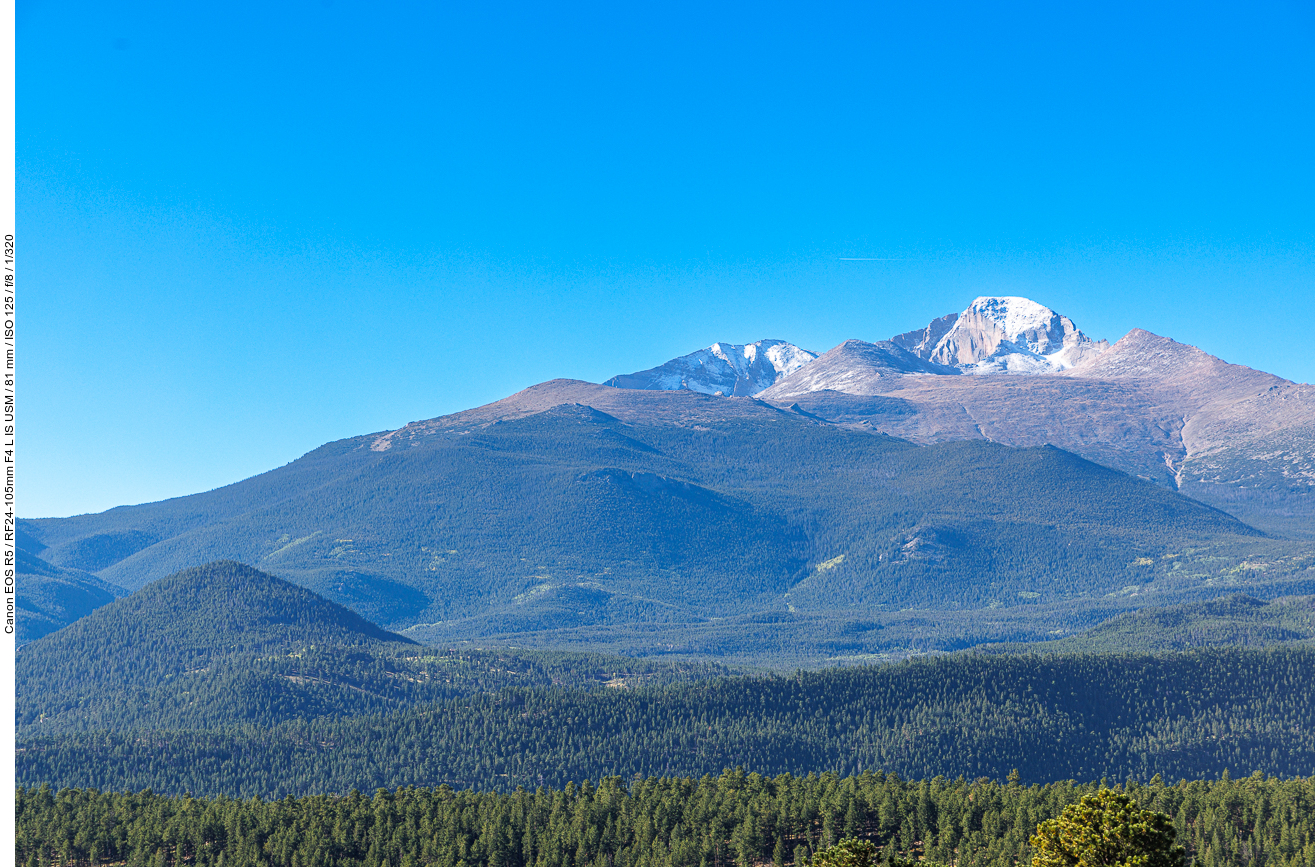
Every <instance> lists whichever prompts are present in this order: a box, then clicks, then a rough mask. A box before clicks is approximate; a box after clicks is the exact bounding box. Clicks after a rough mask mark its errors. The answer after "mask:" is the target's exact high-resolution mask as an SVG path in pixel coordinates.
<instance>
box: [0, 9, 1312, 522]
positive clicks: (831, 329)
mask: <svg viewBox="0 0 1315 867" xmlns="http://www.w3.org/2000/svg"><path fill="white" fill-rule="evenodd" d="M1310 10H1311V7H1310V6H1309V4H1306V3H1300V2H1295V0H1292V2H1274V3H1265V2H1257V3H1252V4H1210V3H1191V4H1188V3H1179V4H1147V3H1135V4H1133V3H1110V2H1101V3H1085V4H1084V3H1071V4H1007V3H990V4H986V3H982V4H971V5H970V4H931V3H929V4H907V3H905V4H879V3H864V4H816V3H810V4H803V3H800V4H795V5H774V4H765V3H754V4H730V3H725V4H707V3H698V4H680V3H672V2H666V3H660V4H658V3H652V4H644V3H633V4H615V3H612V4H602V3H599V4H567V3H555V4H535V5H530V4H497V3H481V4H460V5H458V4H431V3H425V4H419V3H389V2H377V3H358V2H353V0H332V2H327V0H325V2H286V3H277V2H276V3H260V4H257V3H245V2H229V3H223V4H195V3H158V4H151V3H140V4H128V3H97V4H92V3H58V2H50V0H38V2H24V0H19V4H18V30H17V36H18V51H19V54H18V92H17V99H18V102H17V132H18V139H17V146H18V174H17V183H18V187H17V192H18V208H19V233H20V234H19V244H20V246H19V253H20V260H19V261H20V269H21V270H20V280H21V284H20V285H21V290H20V291H21V292H22V294H21V296H20V298H21V315H22V318H21V329H22V330H21V332H20V344H19V346H20V360H21V381H20V387H21V393H20V396H21V409H22V416H21V421H22V430H21V434H22V436H21V440H20V445H21V447H22V451H21V465H20V470H21V478H20V484H21V490H20V494H21V503H20V510H21V512H22V514H23V515H25V516H27V517H37V516H47V515H67V514H73V513H78V512H86V511H98V510H101V509H104V508H108V507H111V506H114V505H118V504H123V503H135V502H143V501H149V500H155V499H161V498H165V497H170V496H177V495H182V494H187V493H192V492H195V491H198V490H205V489H209V488H213V487H217V486H220V485H223V484H226V483H229V482H232V481H236V480H238V479H240V478H244V477H246V476H249V475H252V474H255V473H258V472H261V471H263V470H266V469H270V468H272V467H275V466H278V465H280V464H283V463H286V462H287V461H289V460H292V459H294V458H296V457H298V456H299V455H301V454H303V453H304V452H306V451H308V450H310V449H311V448H314V447H315V446H317V445H319V444H321V443H323V442H326V441H329V440H332V439H337V438H341V437H345V436H351V435H355V434H360V433H365V432H369V431H376V430H383V429H388V428H393V427H397V426H400V425H402V424H404V423H406V422H408V421H411V420H414V419H420V418H429V417H432V416H436V415H440V414H443V413H446V412H452V411H456V410H459V409H464V408H467V407H470V406H475V405H478V404H481V403H486V402H488V401H490V400H495V399H497V398H500V397H503V396H505V395H507V394H509V393H511V392H513V391H516V390H518V389H520V388H523V387H525V386H528V385H531V384H533V383H535V382H539V381H542V380H545V379H550V378H553V377H575V378H580V379H588V380H594V381H599V380H602V379H604V378H606V377H608V376H611V375H613V374H616V373H623V372H629V371H632V370H636V369H641V368H645V367H649V366H652V365H654V364H657V363H660V362H662V361H664V360H666V359H668V358H670V357H673V356H675V355H680V354H684V353H686V352H689V351H692V350H694V349H697V348H699V347H701V346H706V345H707V344H709V343H711V342H713V341H716V340H726V341H733V342H745V341H750V340H755V339H758V338H762V337H779V338H784V339H787V340H791V341H793V342H796V343H799V344H800V345H803V346H805V347H807V348H809V349H813V350H815V351H823V350H826V349H828V348H830V347H831V346H834V345H835V344H837V343H839V342H841V341H842V340H845V339H847V338H851V337H857V338H863V339H868V340H876V339H880V338H885V337H889V336H890V335H892V334H894V333H896V332H900V331H904V330H908V329H911V328H915V327H919V326H921V325H923V324H925V323H926V322H927V321H928V320H929V319H931V318H932V317H933V316H939V315H942V314H944V313H948V312H951V311H955V310H959V309H962V308H963V307H964V306H966V305H967V303H968V302H969V301H970V300H971V299H972V298H973V297H975V296H977V295H983V294H1019V295H1027V296H1029V297H1032V298H1034V299H1035V300H1037V301H1040V302H1042V303H1045V304H1047V305H1049V306H1051V307H1053V308H1055V309H1057V310H1059V311H1060V312H1063V313H1066V314H1068V315H1069V316H1071V317H1072V318H1073V319H1074V320H1075V321H1076V322H1077V324H1078V326H1079V327H1081V328H1082V329H1083V330H1084V331H1086V332H1087V333H1089V334H1091V335H1092V336H1094V337H1098V338H1100V337H1104V338H1109V339H1111V340H1113V339H1116V338H1118V337H1119V336H1121V335H1122V334H1124V333H1125V332H1126V331H1128V330H1129V329H1130V328H1133V327H1143V328H1147V329H1150V330H1152V331H1155V332H1157V333H1161V334H1165V335H1168V336H1170V337H1173V338H1175V339H1178V340H1182V341H1185V342H1189V343H1193V344H1195V345H1198V346H1200V347H1202V348H1203V349H1206V350H1207V351H1209V352H1212V353H1214V354H1216V355H1219V356H1221V357H1222V358H1224V359H1226V360H1228V361H1233V362H1238V363H1243V364H1248V365H1251V366H1253V367H1257V368H1261V369H1264V370H1268V371H1271V372H1274V373H1277V374H1280V375H1282V376H1286V377H1288V378H1290V379H1294V380H1298V381H1304V382H1310V381H1312V380H1315V339H1313V338H1312V337H1311V335H1312V329H1311V324H1310V323H1311V322H1312V320H1315V257H1313V255H1312V254H1313V253H1315V208H1313V207H1312V206H1311V203H1312V202H1313V201H1315V182H1313V181H1315V160H1312V157H1311V154H1312V153H1315V135H1313V133H1315V97H1313V96H1312V94H1315V17H1313V16H1312V12H1311V11H1310ZM842 257H879V258H888V259H892V260H894V261H882V262H846V261H841V258H842Z"/></svg>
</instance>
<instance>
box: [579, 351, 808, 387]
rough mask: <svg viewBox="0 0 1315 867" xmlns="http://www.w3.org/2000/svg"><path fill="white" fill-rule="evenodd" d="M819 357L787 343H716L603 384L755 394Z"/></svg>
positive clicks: (616, 377)
mask: <svg viewBox="0 0 1315 867" xmlns="http://www.w3.org/2000/svg"><path fill="white" fill-rule="evenodd" d="M816 357H817V355H816V354H815V353H812V352H809V351H808V350H807V349H800V348H799V347H798V346H795V345H794V344H792V343H787V342H786V341H784V340H758V341H755V342H753V343H746V344H744V345H740V344H737V343H714V344H712V345H711V346H709V347H708V348H707V349H700V350H699V351H697V352H691V353H690V354H689V355H682V356H681V357H680V358H673V359H672V360H671V361H668V362H667V363H666V364H663V365H660V366H658V367H654V368H650V369H649V370H641V371H639V372H637V373H628V374H622V375H620V376H614V377H612V378H611V379H609V380H607V381H606V382H605V383H603V384H604V385H610V386H613V387H615V388H638V389H650V390H661V391H676V390H680V389H688V390H689V391H697V392H701V393H703V394H717V393H719V392H720V393H721V394H733V395H754V394H757V393H758V392H760V391H762V390H764V389H766V388H769V387H770V386H771V385H772V384H774V383H775V382H776V381H777V380H778V379H781V378H782V377H784V376H788V375H789V374H791V373H794V372H795V371H796V370H798V369H799V368H801V367H803V366H804V365H805V364H808V363H809V362H810V361H812V360H813V359H814V358H816Z"/></svg>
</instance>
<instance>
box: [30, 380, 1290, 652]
mask: <svg viewBox="0 0 1315 867" xmlns="http://www.w3.org/2000/svg"><path fill="white" fill-rule="evenodd" d="M585 401H589V402H592V403H594V404H596V405H593V406H591V405H586V404H585ZM25 528H26V529H28V530H29V531H30V532H32V533H33V534H34V535H35V536H39V537H40V539H41V541H42V543H43V544H45V545H47V546H49V550H50V552H51V554H50V556H51V557H52V558H53V559H52V562H56V561H59V562H66V563H68V564H70V565H72V564H75V563H83V564H84V565H96V566H100V567H101V571H100V572H99V573H98V574H99V575H100V576H102V577H103V578H106V579H107V580H112V581H116V582H119V583H122V584H123V585H125V586H141V585H142V584H143V583H145V582H146V581H148V580H150V579H152V578H154V577H158V576H161V575H164V574H168V573H170V572H172V571H175V570H178V569H181V568H186V567H189V566H192V565H196V564H198V563H200V562H205V561H207V560H211V559H215V558H220V557H224V558H231V559H235V560H239V561H241V562H245V563H249V564H253V565H256V566H258V567H259V568H261V569H263V570H265V571H268V572H270V573H272V574H277V575H279V576H280V577H283V578H286V579H288V580H291V581H294V582H296V583H298V584H300V585H303V586H306V587H309V588H311V589H313V590H315V591H316V592H318V593H320V594H322V595H324V596H326V597H327V598H330V599H332V600H334V601H336V602H339V603H341V604H343V605H346V606H348V607H350V608H352V609H354V610H356V611H358V612H359V613H362V614H363V615H365V616H366V617H368V618H370V619H372V620H374V621H376V622H380V623H383V624H384V625H386V626H389V627H390V628H396V629H409V630H410V631H409V632H408V635H411V636H412V637H416V638H420V639H422V640H423V639H426V638H435V639H441V640H444V641H452V640H461V639H464V638H470V637H484V638H489V637H496V636H506V635H512V634H515V635H517V636H520V637H521V639H520V640H522V641H523V642H524V643H525V644H527V645H529V646H533V645H536V644H537V645H538V646H560V645H555V644H554V642H555V638H554V637H553V636H554V635H557V634H560V633H561V632H562V631H563V630H579V629H591V630H594V636H595V638H594V639H593V643H592V644H590V645H589V646H590V647H609V646H623V645H624V646H627V647H629V646H632V645H633V641H631V639H633V638H634V637H635V636H636V635H639V634H641V633H643V632H644V631H645V630H659V631H663V632H665V633H668V634H669V633H670V632H671V631H672V630H675V631H676V632H677V633H679V632H681V631H682V630H686V629H697V628H699V627H701V626H703V625H706V624H709V623H712V622H714V619H715V618H725V617H746V616H754V615H757V614H760V613H764V612H766V613H770V614H772V615H773V616H779V617H781V618H784V619H783V621H782V625H781V627H780V629H782V630H785V631H790V630H792V629H793V628H794V627H792V626H791V618H792V617H794V616H795V615H800V616H804V617H807V616H817V615H824V616H826V617H827V618H830V619H832V620H836V619H839V620H842V621H845V620H856V621H861V622H865V623H871V622H873V618H878V619H879V618H881V617H882V616H885V615H887V614H891V613H895V612H898V611H899V610H900V609H906V608H910V607H917V608H922V609H926V610H951V611H954V610H965V609H982V608H993V609H994V608H1001V607H1005V608H1016V607H1019V606H1036V605H1044V604H1058V603H1068V602H1071V601H1074V600H1077V601H1078V602H1079V603H1080V604H1072V605H1066V606H1065V610H1067V611H1069V612H1070V613H1072V614H1073V616H1074V617H1077V618H1078V619H1079V620H1081V619H1082V618H1083V617H1086V616H1087V615H1086V614H1085V613H1084V612H1085V609H1084V607H1083V606H1084V605H1086V604H1087V602H1083V601H1082V600H1087V601H1090V600H1098V599H1103V598H1105V597H1106V596H1107V595H1108V594H1125V595H1126V594H1130V593H1136V594H1138V595H1139V596H1140V597H1141V599H1140V601H1141V603H1142V604H1145V603H1147V602H1156V601H1159V602H1165V601H1178V600H1182V599H1190V598H1200V596H1201V595H1206V596H1209V595H1218V594H1220V593H1221V592H1226V591H1227V589H1228V588H1234V589H1244V588H1253V592H1263V593H1268V594H1278V593H1281V592H1286V593H1297V592H1311V590H1315V585H1313V584H1312V579H1313V578H1315V571H1312V564H1313V563H1315V548H1313V547H1312V546H1311V545H1309V544H1304V545H1303V544H1301V543H1292V542H1283V541H1280V540H1274V539H1267V538H1264V537H1262V536H1261V535H1260V534H1259V533H1258V532H1257V531H1255V530H1254V529H1252V528H1251V527H1249V526H1247V525H1245V524H1243V523H1241V522H1239V521H1237V520H1236V519H1234V518H1232V517H1231V516H1229V515H1227V514H1225V513H1223V512H1220V511H1217V510H1215V509H1212V508H1209V507H1206V506H1203V505H1201V504H1200V503H1197V502H1195V501H1193V500H1191V499H1188V498H1185V497H1182V496H1180V495H1177V494H1175V493H1173V492H1171V491H1167V490H1164V489H1163V488H1160V487H1157V486H1154V485H1151V484H1148V483H1146V482H1143V481H1139V480H1136V479H1133V478H1130V477H1128V476H1126V475H1124V474H1122V473H1119V472H1115V471H1112V470H1109V469H1106V468H1105V467H1102V466H1099V465H1096V464H1093V463H1091V462H1089V461H1086V460H1083V459H1081V458H1078V457H1077V456H1075V455H1072V454H1070V453H1066V452H1063V451H1060V450H1058V449H1054V448H1048V447H1045V448H1035V449H1011V448H1007V447H1004V446H999V445H996V444H992V443H988V442H983V441H980V440H978V441H969V442H950V443H941V444H937V445H933V446H927V447H919V446H915V445H913V444H911V443H908V442H905V441H903V440H898V439H894V438H891V437H888V436H884V435H881V434H878V433H874V432H872V431H871V430H869V429H866V428H864V427H862V426H846V425H836V424H829V423H823V422H820V421H818V420H816V419H815V418H812V417H810V416H809V415H808V414H806V413H801V412H796V411H791V410H783V409H780V408H777V407H773V406H770V405H767V404H765V403H762V402H760V401H757V400H754V399H752V398H727V397H715V396H708V395H701V394H695V393H692V392H654V391H634V390H625V389H615V388H607V387H603V386H593V385H589V384H587V383H571V382H555V383H548V384H545V385H544V386H538V387H535V388H534V389H530V390H528V391H527V392H525V393H522V394H521V395H517V396H516V397H515V398H514V399H508V400H507V401H503V402H500V403H499V404H494V405H490V406H489V407H483V408H480V409H478V410H472V411H470V412H468V413H460V414H457V415H456V416H451V417H447V418H444V419H435V420H432V421H429V422H424V423H417V424H416V425H412V426H408V428H406V429H403V430H401V431H396V432H393V433H389V434H386V435H378V436H370V437H362V438H358V439H355V440H346V441H343V442H339V443H333V444H330V445H328V446H325V447H323V448H321V449H318V450H316V451H315V452H312V453H311V454H309V455H307V456H306V457H305V458H302V459H301V460H299V461H295V462H293V463H292V464H289V465H288V466H286V467H283V468H280V469H279V470H275V471H273V472H270V473H267V474H265V475H263V476H259V477H256V478H254V479H250V480H248V481H246V482H242V483H239V484H237V485H232V486H230V487H228V488H224V489H220V490H218V491H212V492H209V493H207V494H201V495H196V496H194V497H184V498H180V499H177V500H170V501H166V502H163V503H156V504H150V505H146V506H137V507H130V508H123V509H116V510H111V511H109V512H106V513H103V514H101V515H91V516H80V517H78V518H70V519H61V520H48V521H36V522H25ZM116 546H117V547H116ZM115 557H118V558H120V559H118V560H116V561H115V562H112V563H110V564H109V565H104V564H105V563H106V561H107V560H111V559H113V558H115ZM61 558H63V559H61ZM1257 562H1259V563H1262V564H1263V568H1254V569H1253V568H1249V567H1246V566H1243V565H1242V564H1250V563H1257ZM1129 588H1131V589H1129ZM1088 622H1089V621H1087V620H1083V621H1082V625H1087V623H1088ZM602 633H610V637H609V636H608V635H604V634H602ZM996 637H997V638H1001V637H1012V636H996ZM665 643H666V644H668V645H670V646H671V647H673V648H674V647H676V646H678V645H679V644H680V639H679V638H678V639H677V640H676V641H670V640H666V641H665ZM876 649H880V642H877V645H876V646H872V645H864V646H863V649H862V652H871V651H874V650H876ZM816 656H817V654H815V653H814V657H816ZM823 658H825V657H823Z"/></svg>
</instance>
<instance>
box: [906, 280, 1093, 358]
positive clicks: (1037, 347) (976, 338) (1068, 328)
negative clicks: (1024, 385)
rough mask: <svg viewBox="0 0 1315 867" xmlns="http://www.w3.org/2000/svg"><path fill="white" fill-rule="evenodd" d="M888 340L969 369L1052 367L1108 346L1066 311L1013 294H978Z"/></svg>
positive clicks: (920, 355) (1087, 356)
mask: <svg viewBox="0 0 1315 867" xmlns="http://www.w3.org/2000/svg"><path fill="white" fill-rule="evenodd" d="M890 342H891V343H894V344H895V345H896V346H899V347H901V348H903V349H907V350H909V351H910V352H912V353H913V354H914V355H916V356H918V357H919V358H922V359H925V360H927V361H930V362H933V363H935V364H940V365H945V366H947V367H954V368H957V369H958V370H959V371H961V372H963V373H970V374H986V373H1024V374H1045V373H1053V372H1055V371H1059V370H1067V369H1068V368H1070V367H1074V366H1075V365H1078V364H1081V363H1082V362H1083V361H1086V360H1088V359H1091V358H1095V357H1096V356H1098V355H1100V354H1101V353H1102V352H1104V351H1105V350H1106V349H1109V343H1108V342H1107V341H1104V340H1101V341H1094V340H1092V339H1091V338H1090V337H1088V336H1087V335H1085V334H1083V333H1082V332H1081V331H1079V330H1078V328H1077V326H1076V325H1074V324H1073V320H1072V319H1069V318H1068V317H1067V316H1061V315H1060V314H1058V313H1056V312H1055V311H1053V310H1051V309H1050V308H1049V307H1044V306H1042V305H1040V304H1038V303H1036V302H1035V301H1032V300H1030V299H1027V298H1018V297H998V298H997V297H986V296H984V297H981V298H977V299H975V300H974V301H973V303H972V304H969V305H968V309H967V310H964V311H963V312H962V313H957V314H954V313H952V314H950V315H948V316H942V317H941V318H939V319H936V320H933V321H932V323H931V324H930V325H928V326H927V327H926V328H924V329H922V330H921V331H909V332H907V333H905V334H900V335H897V336H895V337H892V338H891V341H890Z"/></svg>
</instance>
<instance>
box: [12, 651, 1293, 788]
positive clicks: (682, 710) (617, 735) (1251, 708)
mask: <svg viewBox="0 0 1315 867" xmlns="http://www.w3.org/2000/svg"><path fill="white" fill-rule="evenodd" d="M1312 695H1315V648H1277V649H1270V650H1261V651H1244V650H1205V651H1196V652H1192V653H1185V654H1168V655H1158V656H1153V655H1073V656H1042V655H1031V656H1011V655H1001V656H996V655H986V654H961V655H955V656H947V657H939V658H924V659H918V660H911V661H909V662H907V663H902V664H899V665H892V666H883V667H870V668H855V669H839V670H836V669H832V670H827V671H821V672H816V673H803V672H800V673H798V674H795V675H791V676H771V677H740V678H723V679H716V680H709V681H703V682H699V683H695V684H688V685H677V686H671V687H664V688H660V689H637V690H628V689H604V690H594V691H590V692H584V691H579V690H564V689H549V690H545V689H508V690H503V691H501V692H498V693H494V694H489V693H483V694H477V695H471V696H466V697H462V698H458V699H454V700H451V701H447V702H442V703H438V704H430V705H416V706H414V707H411V708H408V709H405V710H401V711H397V712H395V713H391V714H387V715H379V716H368V717H356V718H346V719H344V718H339V719H327V718H326V719H321V720H316V721H309V722H306V721H296V722H287V723H282V724H279V725H275V726H270V727H263V726H248V727H242V728H227V729H224V730H219V731H215V730H211V731H195V730H193V731H173V732H162V731H155V732H144V731H127V732H121V733H110V734H105V733H96V732H80V733H67V734H59V735H52V736H48V737H27V738H24V739H23V740H22V741H21V742H20V744H19V753H18V779H19V780H20V781H21V782H23V783H24V784H26V785H34V784H40V783H50V784H51V785H53V786H56V787H59V786H90V787H95V788H99V789H109V790H116V791H123V790H133V791H136V790H140V789H143V788H147V787H150V788H152V789H154V790H155V791H160V792H173V793H182V792H191V793H193V794H196V795H201V794H228V795H231V796H234V797H238V796H242V797H246V796H250V795H261V796H283V795H286V794H307V793H332V792H338V793H344V792H347V791H349V790H350V789H353V788H356V789H361V790H363V791H370V790H373V789H374V788H376V787H378V786H386V787H397V786H405V785H438V784H440V783H448V784H450V785H453V786H457V787H475V788H497V789H502V790H511V789H514V788H515V787H516V786H518V785H524V786H527V787H530V788H533V787H535V786H538V785H539V784H541V783H546V784H550V785H564V784H565V783H566V782H568V781H571V780H577V781H578V780H581V779H584V778H590V779H598V778H599V777H602V776H606V775H611V774H616V775H620V776H622V777H626V778H628V777H630V776H631V775H633V774H640V775H662V774H675V775H692V776H699V775H702V774H705V773H716V772H718V771H720V770H721V769H722V768H725V767H735V766H743V767H744V768H745V769H746V770H750V771H758V772H760V773H773V774H774V773H782V772H786V771H789V772H791V773H796V774H807V773H810V772H820V771H834V772H836V773H842V774H843V773H857V772H860V771H862V770H866V769H884V770H886V771H894V772H897V773H899V774H901V775H902V776H925V777H932V776H936V775H938V774H942V775H945V776H947V777H957V776H959V775H960V774H963V775H966V776H967V777H969V778H974V777H978V776H986V777H991V778H995V779H1001V778H1003V777H1004V776H1005V775H1006V774H1008V773H1009V772H1010V771H1011V770H1013V769H1015V768H1017V769H1018V770H1019V771H1020V772H1021V773H1022V775H1023V779H1024V780H1028V781H1047V780H1059V779H1095V778H1099V777H1102V776H1109V777H1111V778H1115V779H1123V778H1126V777H1127V776H1129V775H1136V776H1138V777H1141V778H1143V779H1147V778H1150V777H1151V776H1153V775H1155V774H1156V773H1161V774H1163V775H1164V776H1165V777H1167V778H1169V779H1178V778H1181V777H1186V778H1194V777H1201V776H1214V775H1217V774H1219V773H1221V772H1222V771H1224V770H1225V769H1228V770H1231V771H1232V772H1234V773H1250V772H1252V771H1263V772H1266V773H1274V774H1282V775H1306V774H1312V773H1315V703H1312V702H1311V700H1310V697H1311V696H1312Z"/></svg>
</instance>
